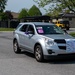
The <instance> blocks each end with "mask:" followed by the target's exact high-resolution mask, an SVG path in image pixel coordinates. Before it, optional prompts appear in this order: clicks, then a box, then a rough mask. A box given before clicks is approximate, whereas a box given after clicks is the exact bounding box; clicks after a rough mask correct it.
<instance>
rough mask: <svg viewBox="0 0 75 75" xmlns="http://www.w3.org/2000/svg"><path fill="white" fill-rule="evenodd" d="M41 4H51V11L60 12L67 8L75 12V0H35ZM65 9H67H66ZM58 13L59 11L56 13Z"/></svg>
mask: <svg viewBox="0 0 75 75" xmlns="http://www.w3.org/2000/svg"><path fill="white" fill-rule="evenodd" d="M34 1H35V2H36V3H38V5H39V6H41V7H45V6H46V5H48V6H49V9H48V10H49V11H50V12H55V11H58V12H59V13H61V12H64V11H65V10H68V12H69V11H72V12H74V13H75V0H34ZM64 9H65V10H64ZM55 14H57V13H55Z"/></svg>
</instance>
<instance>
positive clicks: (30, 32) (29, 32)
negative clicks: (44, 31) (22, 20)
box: [25, 31, 34, 35]
mask: <svg viewBox="0 0 75 75" xmlns="http://www.w3.org/2000/svg"><path fill="white" fill-rule="evenodd" d="M25 34H27V35H28V34H34V33H33V31H28V32H25Z"/></svg>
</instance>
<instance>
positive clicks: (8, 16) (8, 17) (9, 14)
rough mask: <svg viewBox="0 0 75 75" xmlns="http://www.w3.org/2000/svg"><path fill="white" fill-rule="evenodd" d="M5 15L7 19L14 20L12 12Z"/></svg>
mask: <svg viewBox="0 0 75 75" xmlns="http://www.w3.org/2000/svg"><path fill="white" fill-rule="evenodd" d="M5 14H6V15H7V19H10V20H11V19H13V15H12V14H11V11H6V12H5Z"/></svg>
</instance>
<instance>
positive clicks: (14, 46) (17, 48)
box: [13, 40, 21, 53]
mask: <svg viewBox="0 0 75 75" xmlns="http://www.w3.org/2000/svg"><path fill="white" fill-rule="evenodd" d="M13 49H14V52H15V53H21V49H20V48H19V46H18V42H17V40H15V41H14V42H13Z"/></svg>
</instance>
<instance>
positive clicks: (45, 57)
mask: <svg viewBox="0 0 75 75" xmlns="http://www.w3.org/2000/svg"><path fill="white" fill-rule="evenodd" d="M70 58H73V59H75V53H68V54H58V55H44V59H52V60H53V59H70Z"/></svg>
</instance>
